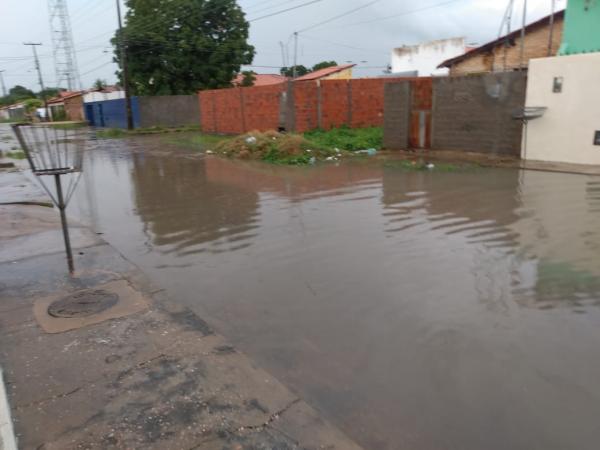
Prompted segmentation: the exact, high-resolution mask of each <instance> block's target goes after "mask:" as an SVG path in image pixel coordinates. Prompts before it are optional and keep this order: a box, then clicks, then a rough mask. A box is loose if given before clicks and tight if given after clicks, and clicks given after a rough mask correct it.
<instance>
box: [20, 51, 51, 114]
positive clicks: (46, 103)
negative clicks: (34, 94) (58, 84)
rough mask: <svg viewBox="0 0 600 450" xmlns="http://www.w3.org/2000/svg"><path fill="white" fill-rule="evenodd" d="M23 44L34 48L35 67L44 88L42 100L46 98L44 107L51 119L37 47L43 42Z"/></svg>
mask: <svg viewBox="0 0 600 450" xmlns="http://www.w3.org/2000/svg"><path fill="white" fill-rule="evenodd" d="M23 45H30V46H31V48H32V49H33V58H34V59H35V68H36V70H37V73H38V81H39V83H40V88H41V89H42V100H44V109H45V110H46V120H47V121H50V112H49V111H48V101H47V99H46V92H44V91H45V90H46V88H45V87H44V79H43V78H42V70H41V69H40V60H39V59H38V55H37V50H36V49H35V47H36V46H38V45H42V44H40V43H34V42H25V43H24V44H23Z"/></svg>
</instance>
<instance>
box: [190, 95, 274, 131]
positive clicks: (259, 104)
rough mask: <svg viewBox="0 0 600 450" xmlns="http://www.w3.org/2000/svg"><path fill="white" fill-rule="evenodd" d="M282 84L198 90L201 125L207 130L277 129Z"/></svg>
mask: <svg viewBox="0 0 600 450" xmlns="http://www.w3.org/2000/svg"><path fill="white" fill-rule="evenodd" d="M284 90H285V84H283V83H282V84H276V85H271V86H253V87H236V88H231V89H216V90H208V91H200V92H199V94H198V97H199V103H200V111H202V114H201V115H200V126H201V128H202V130H203V131H205V132H208V133H224V134H241V133H245V132H247V131H252V130H259V131H266V130H276V129H277V128H278V126H279V121H280V120H279V110H280V101H281V95H282V93H283V92H284Z"/></svg>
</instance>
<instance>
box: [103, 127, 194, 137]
mask: <svg viewBox="0 0 600 450" xmlns="http://www.w3.org/2000/svg"><path fill="white" fill-rule="evenodd" d="M199 130H200V127H199V126H198V125H186V126H182V127H173V128H167V127H147V128H136V129H135V130H125V129H123V128H106V129H102V130H97V131H96V136H97V137H98V138H100V139H119V138H124V137H127V136H138V135H142V134H163V133H185V132H189V131H199Z"/></svg>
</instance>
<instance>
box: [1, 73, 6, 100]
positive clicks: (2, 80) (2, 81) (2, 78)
mask: <svg viewBox="0 0 600 450" xmlns="http://www.w3.org/2000/svg"><path fill="white" fill-rule="evenodd" d="M2 72H6V70H0V84H2V95H3V96H4V97H6V95H7V92H6V85H5V84H4V77H3V76H2Z"/></svg>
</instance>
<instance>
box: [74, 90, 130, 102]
mask: <svg viewBox="0 0 600 450" xmlns="http://www.w3.org/2000/svg"><path fill="white" fill-rule="evenodd" d="M119 98H125V91H115V92H88V93H87V94H84V95H83V103H90V102H101V101H104V100H117V99H119Z"/></svg>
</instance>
